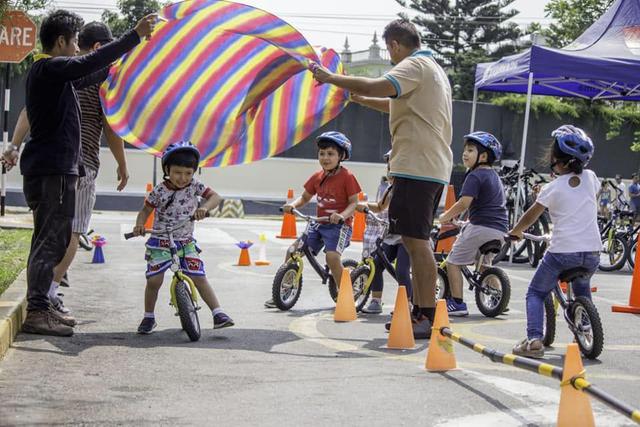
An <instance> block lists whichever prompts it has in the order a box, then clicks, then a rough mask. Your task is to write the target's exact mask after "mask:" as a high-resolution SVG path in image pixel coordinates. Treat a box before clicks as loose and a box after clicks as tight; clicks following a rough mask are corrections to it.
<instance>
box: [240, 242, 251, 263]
mask: <svg viewBox="0 0 640 427" xmlns="http://www.w3.org/2000/svg"><path fill="white" fill-rule="evenodd" d="M236 246H237V247H239V248H240V257H239V258H238V263H237V264H236V265H237V266H239V267H248V266H250V265H251V257H250V256H249V248H250V247H251V246H253V242H251V241H246V242H238V243H236Z"/></svg>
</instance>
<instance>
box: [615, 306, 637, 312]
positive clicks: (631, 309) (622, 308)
mask: <svg viewBox="0 0 640 427" xmlns="http://www.w3.org/2000/svg"><path fill="white" fill-rule="evenodd" d="M611 311H613V312H614V313H633V314H640V307H634V306H631V305H612V306H611Z"/></svg>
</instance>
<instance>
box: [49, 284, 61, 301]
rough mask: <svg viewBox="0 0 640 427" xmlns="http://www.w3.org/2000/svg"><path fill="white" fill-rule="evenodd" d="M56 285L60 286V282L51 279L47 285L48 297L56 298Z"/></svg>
mask: <svg viewBox="0 0 640 427" xmlns="http://www.w3.org/2000/svg"><path fill="white" fill-rule="evenodd" d="M58 286H60V282H54V281H53V280H52V281H51V286H50V287H49V298H58Z"/></svg>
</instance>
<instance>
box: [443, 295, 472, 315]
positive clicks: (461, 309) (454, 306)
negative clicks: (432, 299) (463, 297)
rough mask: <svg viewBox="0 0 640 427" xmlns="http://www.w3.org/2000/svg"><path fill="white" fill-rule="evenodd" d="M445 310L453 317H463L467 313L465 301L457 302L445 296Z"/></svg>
mask: <svg viewBox="0 0 640 427" xmlns="http://www.w3.org/2000/svg"><path fill="white" fill-rule="evenodd" d="M447 312H448V313H449V316H453V317H464V316H468V315H469V310H467V303H465V302H464V301H463V302H461V303H459V304H458V303H457V302H456V300H454V299H453V298H447Z"/></svg>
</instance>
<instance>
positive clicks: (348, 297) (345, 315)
mask: <svg viewBox="0 0 640 427" xmlns="http://www.w3.org/2000/svg"><path fill="white" fill-rule="evenodd" d="M357 318H358V315H357V314H356V303H355V301H354V300H353V285H352V284H351V276H350V275H349V270H348V269H346V268H343V269H342V278H341V279H340V289H339V290H338V301H337V302H336V311H335V312H334V313H333V320H334V321H336V322H351V321H353V320H356V319H357Z"/></svg>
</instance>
